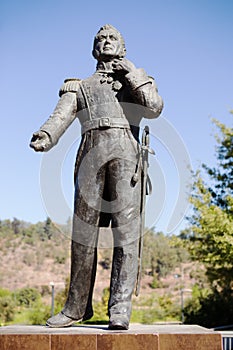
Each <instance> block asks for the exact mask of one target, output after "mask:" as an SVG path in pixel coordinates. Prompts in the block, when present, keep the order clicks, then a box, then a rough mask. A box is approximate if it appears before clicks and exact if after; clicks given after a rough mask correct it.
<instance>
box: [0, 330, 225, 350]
mask: <svg viewBox="0 0 233 350" xmlns="http://www.w3.org/2000/svg"><path fill="white" fill-rule="evenodd" d="M0 349H1V350H24V349H25V350H26V349H27V350H222V339H221V334H220V333H216V332H213V331H211V330H209V329H206V328H203V327H199V326H192V325H136V324H131V325H130V329H129V330H128V331H109V330H108V328H107V326H97V325H77V326H76V325H75V326H72V327H68V328H47V327H45V326H19V325H17V326H16V325H15V326H6V327H0Z"/></svg>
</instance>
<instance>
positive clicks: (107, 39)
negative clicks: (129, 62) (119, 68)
mask: <svg viewBox="0 0 233 350" xmlns="http://www.w3.org/2000/svg"><path fill="white" fill-rule="evenodd" d="M94 50H95V56H96V58H97V59H98V60H109V59H111V58H114V57H119V54H120V52H121V50H122V44H121V41H120V37H119V35H117V33H116V32H115V31H114V30H111V29H109V30H101V32H99V33H98V34H97V36H96V44H95V48H94Z"/></svg>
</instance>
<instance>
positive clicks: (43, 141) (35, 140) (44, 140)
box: [30, 131, 52, 152]
mask: <svg viewBox="0 0 233 350" xmlns="http://www.w3.org/2000/svg"><path fill="white" fill-rule="evenodd" d="M30 147H31V148H33V149H34V151H36V152H45V151H48V150H49V149H50V148H51V147H52V143H51V140H50V138H49V135H48V134H47V133H46V132H45V131H37V132H35V133H34V134H33V136H32V139H31V142H30Z"/></svg>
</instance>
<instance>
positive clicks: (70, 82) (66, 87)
mask: <svg viewBox="0 0 233 350" xmlns="http://www.w3.org/2000/svg"><path fill="white" fill-rule="evenodd" d="M80 81H81V79H77V78H69V79H65V80H64V84H63V85H62V87H61V88H60V90H59V96H60V97H61V96H62V95H63V94H64V93H66V92H77V91H78V89H79V84H80Z"/></svg>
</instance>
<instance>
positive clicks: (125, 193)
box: [108, 159, 141, 320]
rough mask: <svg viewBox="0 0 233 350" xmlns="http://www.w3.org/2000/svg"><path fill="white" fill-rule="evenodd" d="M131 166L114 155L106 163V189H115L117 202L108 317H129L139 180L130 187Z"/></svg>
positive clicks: (138, 202) (137, 219) (133, 167)
mask: <svg viewBox="0 0 233 350" xmlns="http://www.w3.org/2000/svg"><path fill="white" fill-rule="evenodd" d="M134 170H135V162H130V161H129V160H124V159H117V160H114V161H112V163H111V164H110V172H112V174H111V175H114V176H112V177H111V179H112V181H111V182H110V189H111V191H110V192H111V193H112V194H113V195H114V193H115V199H116V198H117V199H118V202H119V208H117V205H116V207H115V210H114V208H113V210H112V211H113V212H112V231H113V237H114V253H113V262H112V274H111V284H110V299H109V305H108V309H109V316H110V320H111V317H114V315H125V316H126V318H127V319H128V320H129V319H130V315H131V308H132V307H131V299H132V294H133V291H134V287H135V282H136V278H137V267H138V259H137V257H138V236H139V228H140V191H141V183H140V181H139V182H138V183H137V184H136V185H135V186H134V187H133V186H132V185H131V178H132V176H133V173H134ZM114 179H116V182H115V184H114V181H113V180H114ZM117 179H121V181H117ZM112 200H113V201H114V198H112ZM118 209H119V210H118Z"/></svg>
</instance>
